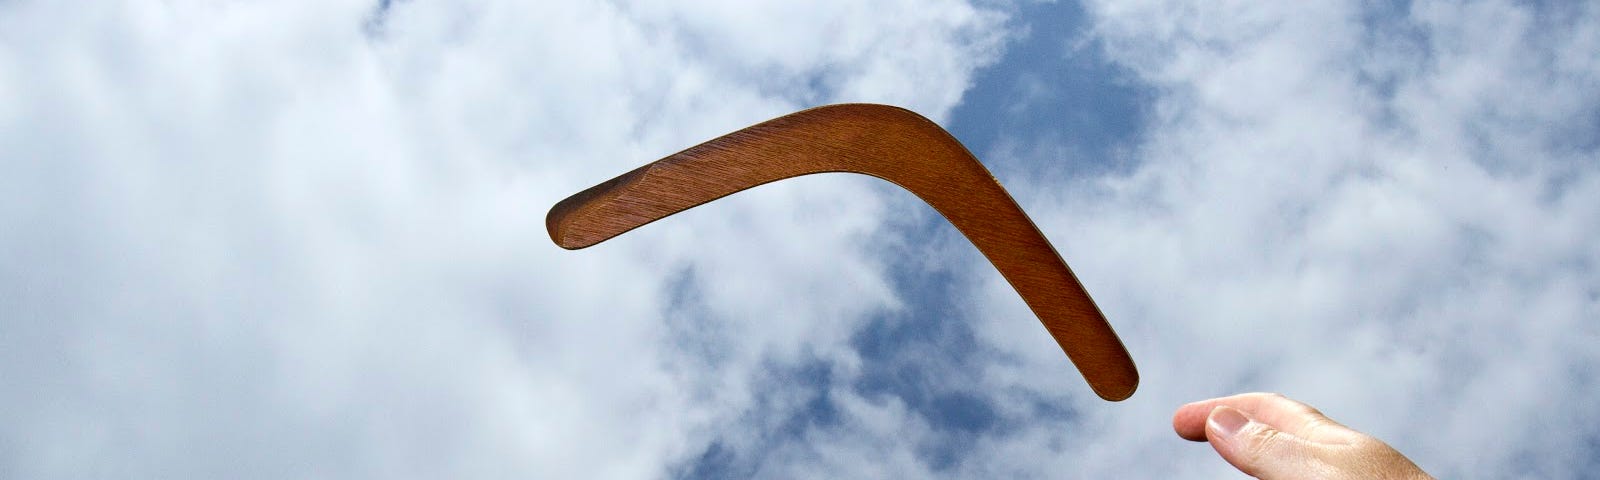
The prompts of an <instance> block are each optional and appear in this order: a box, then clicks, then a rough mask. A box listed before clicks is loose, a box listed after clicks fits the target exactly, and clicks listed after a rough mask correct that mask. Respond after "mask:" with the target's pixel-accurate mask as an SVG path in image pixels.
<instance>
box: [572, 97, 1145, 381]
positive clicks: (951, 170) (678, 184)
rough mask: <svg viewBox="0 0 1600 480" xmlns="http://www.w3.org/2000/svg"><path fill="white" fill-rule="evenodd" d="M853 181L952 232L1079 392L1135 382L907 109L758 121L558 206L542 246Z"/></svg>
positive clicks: (1044, 262)
mask: <svg viewBox="0 0 1600 480" xmlns="http://www.w3.org/2000/svg"><path fill="white" fill-rule="evenodd" d="M823 172H853V173H861V174H866V175H871V176H875V177H878V178H882V179H884V180H887V181H889V182H892V183H894V184H896V185H900V186H901V187H903V188H905V189H906V190H908V191H910V192H911V193H913V194H915V195H916V196H917V197H918V198H921V199H922V200H923V201H925V202H927V203H928V205H929V206H931V207H933V209H934V210H936V211H938V212H939V213H940V214H941V215H943V216H944V217H945V218H946V219H948V220H949V221H950V223H951V224H953V225H954V226H955V227H956V229H957V230H959V231H961V233H962V234H963V235H965V236H966V237H967V239H969V240H971V241H972V243H973V245H974V246H976V247H977V248H978V250H979V251H980V252H982V253H983V254H984V256H985V257H987V258H988V259H989V261H990V262H991V263H993V264H994V266H995V267H996V269H998V270H999V271H1000V274H1001V276H1003V277H1005V279H1006V280H1007V281H1008V282H1010V283H1011V285H1012V287H1014V288H1015V289H1016V290H1017V293H1018V294H1020V295H1021V296H1022V299H1023V301H1024V302H1025V303H1027V304H1028V307H1029V308H1030V309H1032V310H1033V312H1034V314H1036V315H1038V317H1039V319H1040V321H1041V322H1043V323H1044V325H1045V328H1046V329H1047V330H1049V332H1050V334H1051V336H1052V337H1054V338H1055V339H1056V343H1058V344H1059V345H1060V346H1061V348H1062V350H1063V351H1064V352H1066V354H1067V356H1068V358H1070V359H1071V360H1072V362H1073V363H1074V364H1075V365H1076V366H1077V367H1078V370H1079V371H1080V372H1081V373H1082V374H1083V376H1084V379H1085V380H1087V381H1088V383H1089V386H1090V387H1091V388H1093V389H1094V391H1095V393H1096V394H1098V395H1099V396H1100V397H1101V398H1105V399H1107V400H1113V401H1115V400H1122V399H1125V398H1127V397H1128V396H1130V395H1132V394H1133V391H1134V389H1135V388H1137V387H1138V383H1139V374H1138V371H1137V370H1136V369H1135V367H1134V365H1133V360H1132V359H1131V358H1130V357H1129V356H1128V352H1127V350H1126V349H1125V348H1124V347H1123V345H1122V342H1121V340H1119V339H1118V338H1117V335H1116V333H1115V332H1114V331H1112V329H1111V326H1110V324H1109V323H1107V322H1106V320H1105V316H1104V315H1102V314H1101V313H1100V310H1099V308H1098V307H1096V306H1095V305H1094V301H1093V300H1092V299H1090V297H1089V294H1088V292H1087V291H1085V290H1084V288H1083V286H1082V284H1080V283H1079V282H1078V280H1077V278H1076V277H1075V276H1073V274H1072V271H1071V270H1070V269H1069V268H1068V267H1067V265H1066V263H1065V262H1063V261H1062V260H1061V257H1060V255H1058V254H1057V253H1056V251H1055V248H1054V247H1052V246H1051V245H1050V242H1049V241H1048V240H1046V239H1045V237H1044V235H1043V234H1042V233H1041V232H1040V231H1039V229H1038V227H1036V226H1035V225H1034V224H1033V221H1032V220H1030V219H1029V218H1028V216H1027V214H1025V213H1023V211H1022V208H1021V207H1019V206H1018V205H1017V203H1016V201H1015V200H1013V199H1012V198H1011V196H1010V195H1009V194H1007V193H1006V191H1005V189H1004V188H1003V187H1001V186H1000V184H999V182H997V181H996V180H995V179H994V177H993V175H991V174H990V173H989V171H988V169H986V168H984V167H983V165H982V164H981V163H979V162H978V160H977V159H976V158H974V157H973V156H972V154H971V153H969V152H968V151H967V150H966V148H965V147H963V146H962V145H961V144H960V142H958V141H956V139H955V138H954V137H951V136H950V134H949V133H947V132H945V131H944V129H942V128H939V126H938V125H936V124H934V123H933V122H931V121H929V120H927V119H926V118H923V117H922V116H920V115H917V114H916V113H913V112H911V111H909V110H905V109H901V108H897V107H890V106H884V105H860V104H852V105H833V106H827V107H819V108H814V109H810V110H805V111H801V112H798V113H794V114H791V115H787V116H784V117H779V118H777V119H773V120H770V121H767V122H763V123H760V124H757V125H754V126H751V127H749V128H745V129H743V130H739V131H737V132H734V133H731V134H728V135H725V136H723V137H720V138H717V139H714V140H711V141H709V142H706V143H703V144H700V145H697V146H694V147H691V148H689V149H686V150H684V151H682V152H678V153H676V154H673V155H671V156H669V157H666V158H663V159H661V160H658V161H656V162H654V163H651V164H649V165H645V166H643V167H640V168H638V169H636V170H634V171H631V172H628V173H626V174H623V175H622V176H619V177H617V178H614V179H612V180H610V181H607V182H605V183H601V184H599V185H596V186H594V187H592V188H589V189H588V190H584V191H582V192H579V193H578V194H576V195H573V196H572V197H569V198H567V199H565V200H562V201H561V202H559V203H557V204H556V205H555V207H553V208H552V209H551V210H550V214H549V216H548V217H546V219H545V222H546V226H547V227H548V228H549V231H550V237H551V239H552V240H554V241H555V243H556V244H557V245H560V246H561V247H563V248H568V249H578V248H584V247H588V246H591V245H594V244H596V243H600V242H602V241H605V240H607V239H610V238H611V237H615V236H617V235H620V234H622V233H624V232H627V231H629V230H632V229H634V228H638V227H640V226H642V225H645V224H647V223H650V222H653V221H656V220H659V219H661V218H663V217H666V216H668V215H672V214H674V213H678V212H681V211H684V210H687V209H689V208H693V207H695V206H697V205H700V204H704V203H707V202H710V201H713V200H716V199H718V198H722V197H725V196H728V195H731V194H733V193H736V192H739V191H741V190H745V189H748V188H751V187H755V186H758V185H762V184H765V183H769V182H774V181H778V180H782V179H786V178H792V177H796V176H800V175H808V174H813V173H823Z"/></svg>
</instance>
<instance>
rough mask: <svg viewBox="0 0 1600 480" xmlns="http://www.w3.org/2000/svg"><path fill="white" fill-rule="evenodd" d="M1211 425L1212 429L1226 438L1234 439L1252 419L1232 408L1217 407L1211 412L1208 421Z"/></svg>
mask: <svg viewBox="0 0 1600 480" xmlns="http://www.w3.org/2000/svg"><path fill="white" fill-rule="evenodd" d="M1206 423H1209V424H1211V429H1212V430H1215V431H1216V432H1217V433H1218V434H1221V435H1223V436H1225V437H1232V436H1233V435H1234V434H1236V433H1239V429H1242V428H1244V426H1245V424H1247V423H1250V419H1249V418H1247V417H1245V416H1244V414H1243V413H1240V412H1239V411H1238V410H1234V409H1233V408H1230V407H1217V408H1215V409H1212V410H1211V418H1210V419H1208V420H1207V421H1206Z"/></svg>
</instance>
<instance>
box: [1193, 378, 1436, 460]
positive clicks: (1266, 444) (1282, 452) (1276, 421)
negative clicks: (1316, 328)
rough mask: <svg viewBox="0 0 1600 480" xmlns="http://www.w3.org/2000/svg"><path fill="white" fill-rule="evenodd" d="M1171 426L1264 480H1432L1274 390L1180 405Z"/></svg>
mask: <svg viewBox="0 0 1600 480" xmlns="http://www.w3.org/2000/svg"><path fill="white" fill-rule="evenodd" d="M1172 428H1173V429H1174V430H1177V432H1178V436H1180V437H1183V438H1185V439H1187V440H1192V441H1196V442H1210V443H1211V447H1212V448H1215V449H1216V450H1217V454H1219V455H1222V458H1223V459H1224V460H1227V461H1228V463H1230V464H1232V465H1233V466H1234V467H1235V468H1238V469H1239V471H1241V472H1244V473H1245V474H1247V475H1250V476H1252V477H1255V478H1259V479H1263V480H1277V479H1357V478H1360V479H1370V478H1375V479H1430V480H1431V479H1432V478H1433V477H1431V476H1428V474H1427V473H1426V472H1423V471H1422V469H1421V468H1418V467H1417V465H1416V464H1415V463H1412V462H1411V460H1410V459H1407V458H1406V457H1405V455H1401V454H1400V452H1398V451H1396V450H1395V449H1394V448H1392V447H1390V446H1389V445H1388V444H1385V443H1383V442H1382V441H1380V440H1378V439H1376V438H1372V437H1371V436H1368V435H1367V434H1364V433H1361V432H1357V431H1355V430H1351V429H1350V428H1349V427H1346V426H1344V425H1340V424H1339V423H1338V422H1334V421H1333V420H1331V419H1329V418H1328V417H1327V416H1324V415H1323V414H1322V412H1319V411H1317V409H1315V408H1311V406H1310V405H1306V404H1304V403H1300V402H1297V401H1294V400H1290V399H1289V398H1288V397H1284V396H1283V395H1278V394H1275V393H1246V394H1242V395H1234V396H1231V397H1222V398H1213V399H1210V400H1203V401H1199V402H1194V403H1190V404H1188V405H1184V406H1182V407H1180V408H1178V412H1177V413H1175V414H1173V416H1172Z"/></svg>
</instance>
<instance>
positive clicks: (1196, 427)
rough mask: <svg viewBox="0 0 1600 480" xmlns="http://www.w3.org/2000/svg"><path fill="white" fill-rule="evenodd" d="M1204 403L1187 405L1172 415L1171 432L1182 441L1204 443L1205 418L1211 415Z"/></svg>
mask: <svg viewBox="0 0 1600 480" xmlns="http://www.w3.org/2000/svg"><path fill="white" fill-rule="evenodd" d="M1205 403H1206V402H1194V403H1188V404H1185V405H1183V406H1181V407H1178V410H1177V411H1176V412H1173V414H1172V430H1173V431H1174V432H1176V433H1177V434H1178V436H1179V437H1182V438H1183V439H1184V440H1188V441H1191V442H1204V441H1206V418H1207V416H1209V414H1210V413H1211V410H1210V409H1209V408H1205V407H1206V405H1204V404H1205Z"/></svg>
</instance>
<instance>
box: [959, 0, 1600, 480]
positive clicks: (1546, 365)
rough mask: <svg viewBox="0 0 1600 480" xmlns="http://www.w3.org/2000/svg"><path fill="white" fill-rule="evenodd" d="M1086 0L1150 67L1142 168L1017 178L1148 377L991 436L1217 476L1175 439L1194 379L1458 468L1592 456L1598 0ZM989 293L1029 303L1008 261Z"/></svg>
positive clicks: (1132, 59) (1041, 452)
mask: <svg viewBox="0 0 1600 480" xmlns="http://www.w3.org/2000/svg"><path fill="white" fill-rule="evenodd" d="M1088 10H1089V11H1090V12H1091V13H1092V15H1093V18H1094V20H1093V24H1094V27H1093V28H1094V31H1095V34H1096V35H1097V36H1098V38H1099V40H1100V41H1101V42H1102V44H1103V45H1104V48H1105V52H1106V55H1107V57H1108V58H1109V59H1111V60H1112V61H1114V62H1116V63H1117V64H1119V65H1121V66H1123V67H1125V68H1127V69H1129V70H1131V71H1133V72H1135V73H1136V74H1137V78H1138V79H1139V81H1141V82H1143V83H1145V84H1148V85H1150V87H1151V88H1153V89H1154V90H1156V91H1158V92H1159V95H1158V97H1157V98H1156V100H1155V102H1154V106H1153V112H1154V113H1153V118H1152V119H1151V120H1150V122H1149V124H1147V125H1146V128H1145V130H1144V131H1143V132H1142V133H1141V135H1142V139H1141V143H1140V145H1139V146H1138V153H1136V156H1137V157H1138V160H1139V164H1138V168H1137V169H1135V170H1134V171H1132V172H1129V173H1126V174H1119V173H1116V172H1113V173H1111V174H1108V175H1103V176H1100V177H1097V178H1092V179H1083V178H1082V177H1080V178H1079V179H1078V181H1077V182H1054V183H1052V182H1029V181H1024V182H1022V185H1023V186H1022V187H1021V188H1023V189H1024V191H1025V193H1018V196H1019V197H1021V198H1022V199H1023V203H1024V204H1025V205H1024V206H1025V207H1026V208H1028V209H1029V211H1030V212H1034V213H1035V215H1036V219H1037V220H1038V221H1039V223H1040V224H1041V228H1043V229H1044V230H1045V231H1046V232H1049V233H1050V234H1051V235H1052V237H1053V239H1054V240H1055V241H1056V243H1057V245H1058V246H1060V248H1061V249H1062V251H1063V254H1064V255H1065V256H1066V257H1067V258H1068V260H1069V262H1071V263H1072V264H1073V265H1074V266H1075V267H1076V269H1077V270H1078V273H1079V275H1080V277H1081V278H1083V279H1084V280H1085V282H1086V284H1087V286H1088V287H1089V289H1090V291H1091V292H1093V293H1094V294H1095V295H1096V298H1097V299H1099V301H1100V304H1101V306H1102V308H1103V309H1105V311H1106V312H1107V314H1108V315H1109V316H1110V317H1111V318H1112V319H1113V323H1114V324H1115V325H1116V326H1117V328H1118V330H1119V332H1121V334H1122V335H1123V336H1124V338H1125V339H1126V341H1127V342H1128V343H1129V348H1130V349H1131V350H1132V353H1133V354H1134V357H1135V358H1136V359H1137V360H1138V362H1139V365H1140V368H1141V371H1142V372H1143V373H1144V384H1143V386H1142V388H1141V390H1140V392H1139V393H1138V395H1136V396H1135V397H1134V399H1132V400H1130V401H1129V402H1128V403H1127V404H1125V405H1115V406H1107V407H1102V408H1087V409H1084V410H1083V411H1082V413H1083V414H1084V415H1085V416H1086V417H1087V418H1086V419H1084V420H1083V421H1082V423H1081V424H1080V425H1079V426H1078V428H1077V430H1079V431H1078V432H1077V433H1076V435H1075V436H1074V440H1076V441H1077V444H1076V445H1069V446H1061V447H1053V448H1042V447H1040V446H1039V445H1040V444H1041V443H1042V442H1043V440H1042V439H1043V438H1053V436H1054V435H1059V434H1057V433H1055V432H1050V431H1048V430H1049V428H1050V427H1045V428H1043V429H1040V430H1036V431H1031V432H1028V433H1026V434H1024V435H1021V436H1019V437H1017V438H1016V439H1015V440H1014V441H1009V442H1002V443H1001V444H1000V445H999V446H998V448H997V450H996V451H997V458H1005V459H1013V460H1019V459H1023V458H1026V459H1035V458H1048V459H1053V462H1052V463H1057V465H1053V466H1060V467H1062V468H1067V469H1069V470H1067V471H1077V472H1083V473H1084V476H1092V477H1102V476H1132V477H1145V476H1148V477H1157V476H1175V475H1177V476H1191V475H1193V476H1202V477H1203V476H1212V475H1227V474H1226V473H1224V472H1226V471H1227V470H1229V468H1228V467H1226V466H1225V465H1224V464H1222V462H1220V461H1218V460H1216V459H1214V458H1211V459H1205V458H1200V457H1210V456H1212V455H1213V454H1212V453H1211V452H1210V451H1209V449H1207V448H1205V447H1204V446H1196V447H1193V448H1187V449H1184V448H1178V447H1172V446H1170V445H1169V444H1170V442H1171V440H1170V436H1171V433H1170V432H1169V431H1168V429H1167V427H1166V425H1165V423H1164V422H1161V421H1158V420H1161V419H1164V418H1165V417H1164V416H1163V413H1166V412H1170V410H1171V409H1172V408H1173V407H1174V406H1176V405H1178V404H1180V403H1183V402H1187V401H1192V400H1196V399H1200V398H1206V397H1209V396H1213V395H1220V394H1228V393H1234V392H1239V391H1249V390H1269V391H1281V392H1285V393H1288V394H1290V395H1291V396H1295V397H1298V398H1302V399H1305V400H1308V401H1310V402H1311V403H1313V404H1315V405H1317V406H1319V407H1321V408H1322V409H1324V410H1325V411H1327V412H1329V413H1330V414H1331V415H1333V416H1334V417H1335V418H1338V419H1341V420H1344V421H1347V422H1348V423H1350V424H1351V425H1353V426H1355V427H1357V428H1360V429H1363V430H1367V431H1370V432H1373V433H1375V434H1377V435H1379V436H1380V437H1382V438H1385V439H1387V440H1390V441H1391V442H1393V443H1394V444H1396V445H1397V446H1398V447H1400V448H1401V450H1402V451H1405V452H1408V453H1410V454H1412V456H1413V457H1414V458H1415V459H1417V460H1418V461H1419V462H1420V463H1421V464H1422V465H1423V466H1424V467H1426V468H1428V469H1429V470H1430V471H1432V472H1433V473H1435V474H1436V475H1438V476H1440V477H1441V478H1445V477H1451V478H1455V477H1467V478H1477V477H1483V478H1504V477H1514V476H1520V475H1532V476H1538V477H1556V478H1572V477H1581V476H1583V475H1584V472H1588V471H1590V470H1592V469H1593V468H1594V466H1595V465H1594V463H1593V460H1592V458H1594V452H1595V450H1594V439H1595V438H1597V436H1600V431H1597V430H1596V429H1595V428H1593V427H1592V425H1593V424H1594V419H1593V418H1592V417H1593V415H1592V410H1593V409H1591V408H1586V407H1585V406H1584V405H1586V404H1588V403H1590V402H1591V399H1593V398H1594V397H1595V396H1596V394H1600V391H1597V390H1596V388H1597V385H1600V382H1597V379H1600V378H1597V374H1596V370H1595V368H1594V366H1595V365H1596V364H1597V363H1596V360H1600V347H1596V345H1600V342H1597V341H1596V340H1600V328H1597V326H1596V325H1597V324H1596V319H1597V318H1600V316H1597V314H1600V293H1597V290H1596V289H1595V287H1594V286H1595V285H1596V284H1597V279H1600V278H1597V272H1596V271H1595V265H1596V261H1597V260H1600V249H1596V248H1595V247H1594V243H1593V242H1592V241H1590V239H1592V238H1595V237H1596V235H1597V234H1600V231H1597V227H1596V223H1595V222H1594V219H1595V218H1600V216H1597V214H1600V207H1596V206H1597V205H1600V175H1597V173H1600V172H1596V166H1595V162H1594V160H1595V158H1596V155H1597V153H1600V150H1597V149H1596V145H1595V143H1594V138H1595V131H1596V130H1595V128H1594V127H1595V126H1596V124H1595V118H1596V114H1597V112H1600V98H1597V96H1596V93H1595V92H1596V91H1597V90H1595V89H1594V86H1595V85H1597V84H1600V70H1596V69H1595V68H1594V65H1595V64H1594V60H1595V55H1594V53H1593V52H1596V51H1600V43H1597V42H1600V38H1597V37H1596V36H1595V34H1594V32H1595V31H1596V29H1597V28H1600V16H1597V11H1596V9H1594V8H1593V7H1589V6H1574V5H1569V4H1562V5H1529V4H1522V3H1511V2H1479V3H1474V4H1471V5H1459V4H1455V3H1451V2H1414V3H1411V4H1410V7H1409V8H1388V7H1381V6H1377V5H1370V4H1366V3H1361V2H1323V3H1318V4H1315V5H1300V4H1296V5H1287V4H1285V5H1275V4H1272V5H1269V4H1255V3H1251V4H1238V5H1226V4H1220V5H1219V4H1215V3H1214V2H1104V3H1101V2H1091V4H1090V5H1089V6H1088ZM1036 150H1040V151H1049V149H1048V148H1038V149H1036ZM1024 160H1025V161H1032V162H1056V161H1060V162H1065V161H1067V159H1057V158H1050V157H1043V158H1040V157H1035V158H1031V159H1024ZM1034 168H1038V167H1034ZM986 292H988V302H989V303H988V306H987V307H982V308H979V310H980V311H989V312H1007V313H1009V315H996V317H1001V318H1003V319H1005V320H1009V319H1008V318H1004V317H1017V316H1025V315H1026V312H1025V310H1024V309H1022V308H1020V307H1021V305H1020V303H1019V302H1016V301H1015V300H1014V299H1013V298H1011V297H1012V296H1014V294H1011V293H1010V292H1009V291H1008V289H1007V288H1006V287H1005V286H1004V284H1003V283H1001V282H999V281H998V279H994V278H991V279H990V281H989V285H988V287H987V289H986ZM982 325H983V328H981V329H980V334H981V335H982V336H983V337H984V338H985V339H986V340H987V341H989V342H993V343H995V344H997V345H1010V346H1011V347H1009V348H1008V347H1001V348H1002V349H1011V350H1016V351H1020V352H1026V354H1027V355H1028V356H1027V358H1028V359H1029V361H1028V362H1027V363H1025V364H1023V365H1019V366H1016V367H1015V369H1016V370H1017V371H1019V372H1035V371H1048V370H1050V369H1052V368H1056V369H1058V368H1059V367H1058V366H1056V365H1057V364H1059V363H1060V362H1059V358H1057V357H1058V356H1059V353H1057V352H1056V351H1055V349H1054V348H1053V347H1051V346H1049V345H1045V344H1043V342H1038V341H1034V340H1032V339H1031V338H1029V337H1030V336H1031V334H1032V333H1033V332H1027V331H1021V330H1020V327H1018V326H1017V325H1015V324H1014V322H1009V321H1005V322H1002V321H1000V320H996V321H993V322H988V323H983V324H982ZM1018 375H1020V373H1018ZM1034 388H1042V387H1038V386H1035V387H1034ZM1089 439H1092V440H1089ZM975 459H985V457H984V456H982V455H977V456H975ZM1196 465H1205V466H1206V467H1205V469H1204V470H1202V471H1195V470H1193V469H1194V468H1195V467H1194V466H1196ZM1053 466H1052V467H1053ZM1130 466H1137V467H1133V468H1135V470H1134V471H1133V472H1132V473H1130V472H1129V471H1128V470H1125V469H1128V468H1130ZM1030 471H1032V472H1034V473H1040V472H1048V471H1049V470H1048V469H1047V467H1042V468H1040V469H1039V470H1030Z"/></svg>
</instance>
